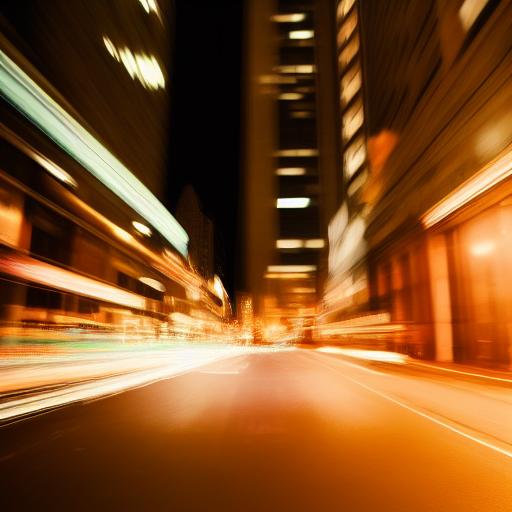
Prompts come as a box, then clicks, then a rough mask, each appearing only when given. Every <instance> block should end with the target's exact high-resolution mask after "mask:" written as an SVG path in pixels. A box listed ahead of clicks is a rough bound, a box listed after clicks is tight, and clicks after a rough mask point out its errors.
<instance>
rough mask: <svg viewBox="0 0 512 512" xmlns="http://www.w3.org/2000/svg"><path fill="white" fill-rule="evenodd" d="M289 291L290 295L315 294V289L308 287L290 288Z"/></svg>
mask: <svg viewBox="0 0 512 512" xmlns="http://www.w3.org/2000/svg"><path fill="white" fill-rule="evenodd" d="M290 291H291V293H316V289H315V288H308V287H302V286H299V287H297V288H292V289H291V290H290Z"/></svg>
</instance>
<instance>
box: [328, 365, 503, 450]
mask: <svg viewBox="0 0 512 512" xmlns="http://www.w3.org/2000/svg"><path fill="white" fill-rule="evenodd" d="M320 364H322V363H320ZM323 366H326V367H327V368H330V369H331V370H333V371H336V370H335V368H333V367H332V366H329V365H327V364H323ZM341 376H342V377H343V378H344V379H347V380H349V381H351V382H353V383H354V384H357V385H358V386H361V387H362V388H364V389H366V390H367V391H370V392H372V393H374V394H376V395H378V396H380V397H381V398H384V399H385V400H388V401H389V402H392V403H394V404H395V405H398V406H400V407H403V408H404V409H407V410H408V411H410V412H412V413H414V414H417V415H418V416H421V417H422V418H425V419H427V420H429V421H431V422H432V423H436V424H437V425H439V426H441V427H444V428H446V429H448V430H450V431H452V432H454V433H456V434H459V435H460V436H462V437H465V438H466V439H469V440H471V441H473V442H475V443H478V444H480V445H482V446H485V447H486V448H490V449H491V450H494V451H495V452H498V453H501V454H502V455H505V456H506V457H509V458H511V459H512V451H510V450H506V449H504V448H501V447H499V446H496V445H495V444H492V443H489V442H488V441H485V440H484V439H480V438H479V437H476V436H473V435H471V434H468V433H467V432H464V431H463V430H460V429H458V428H456V427H453V426H452V425H450V424H449V423H446V422H444V421H441V420H438V419H437V418H434V417H433V416H430V415H429V414H426V413H424V412H422V411H420V410H418V409H415V408H414V407H411V406H410V405H407V404H405V403H403V402H401V401H400V400H397V399H396V398H393V397H391V396H389V395H386V394H385V393H382V392H381V391H377V390H376V389H374V388H372V387H371V386H367V385H366V384H363V383H362V382H359V381H358V380H357V379H353V378H352V377H348V376H347V375H344V374H341Z"/></svg>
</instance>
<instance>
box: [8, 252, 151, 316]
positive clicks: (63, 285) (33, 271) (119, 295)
mask: <svg viewBox="0 0 512 512" xmlns="http://www.w3.org/2000/svg"><path fill="white" fill-rule="evenodd" d="M0 271H2V272H4V273H6V274H9V275H13V276H16V277H20V278H22V279H26V280H27V281H30V282H32V283H37V284H40V285H44V286H49V287H51V288H57V289H58V290H64V291H67V292H71V293H76V294H79V295H82V296H85V297H90V298H93V299H98V300H102V301H105V302H112V303H114V304H120V305H122V306H126V307H129V308H135V309H144V308H145V307H146V299H145V298H144V297H141V296H140V295H136V294H135V293H130V292H127V291H124V290H121V289H120V288H116V287H115V286H112V285H109V284H105V283H102V282H100V281H96V280H95V279H91V278H89V277H85V276H82V275H80V274H76V273H74V272H70V271H69V270H64V269H62V268H59V267H56V266H54V265H50V264H48V263H44V262H42V261H38V260H36V259H34V258H29V257H28V256H22V255H16V256H14V255H12V256H3V257H2V258H0Z"/></svg>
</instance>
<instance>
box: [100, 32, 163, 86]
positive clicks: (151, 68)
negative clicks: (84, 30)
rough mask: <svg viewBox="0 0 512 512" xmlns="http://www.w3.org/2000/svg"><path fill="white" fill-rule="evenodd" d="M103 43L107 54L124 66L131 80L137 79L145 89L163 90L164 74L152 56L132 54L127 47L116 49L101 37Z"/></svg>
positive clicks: (106, 39)
mask: <svg viewBox="0 0 512 512" xmlns="http://www.w3.org/2000/svg"><path fill="white" fill-rule="evenodd" d="M103 43H104V44H105V48H106V49H107V51H108V53H110V55H112V57H113V58H114V59H115V60H117V62H121V63H122V64H123V65H124V67H125V68H126V71H128V74H129V75H130V77H131V78H132V79H133V80H135V79H137V80H138V81H139V82H140V83H141V84H142V85H143V86H144V87H146V88H147V89H152V90H156V89H164V88H165V78H164V74H163V72H162V68H161V67H160V64H159V63H158V61H157V60H156V57H155V56H154V55H146V54H145V53H133V52H132V51H131V50H130V49H129V48H128V47H127V46H123V47H116V46H115V45H114V43H113V42H112V41H111V40H110V39H109V38H108V37H107V36H103Z"/></svg>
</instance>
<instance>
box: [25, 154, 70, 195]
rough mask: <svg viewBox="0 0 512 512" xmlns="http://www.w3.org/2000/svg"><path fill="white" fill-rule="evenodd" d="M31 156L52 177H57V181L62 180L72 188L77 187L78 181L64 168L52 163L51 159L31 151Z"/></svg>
mask: <svg viewBox="0 0 512 512" xmlns="http://www.w3.org/2000/svg"><path fill="white" fill-rule="evenodd" d="M32 158H33V159H34V160H35V161H36V162H37V163H38V164H40V165H41V167H43V169H45V170H46V171H48V172H49V173H50V174H51V175H52V176H53V177H54V178H57V179H58V180H59V181H62V182H63V183H65V184H66V185H69V186H71V187H73V188H77V187H78V183H77V182H76V180H75V179H74V178H72V177H71V176H70V175H69V174H68V173H67V172H66V171H65V170H64V169H62V168H61V167H59V166H58V165H56V164H54V163H53V162H52V161H50V160H48V159H47V158H45V157H44V156H42V155H39V154H38V153H35V152H34V153H32Z"/></svg>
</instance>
